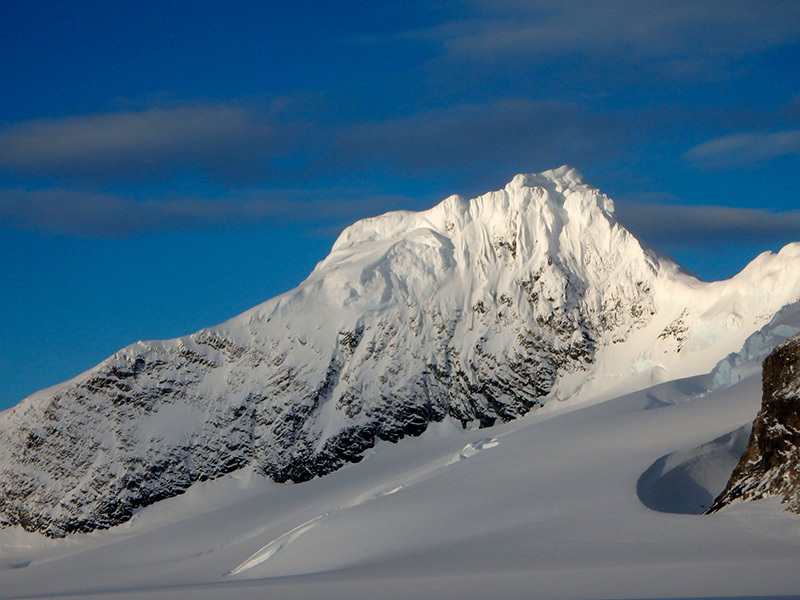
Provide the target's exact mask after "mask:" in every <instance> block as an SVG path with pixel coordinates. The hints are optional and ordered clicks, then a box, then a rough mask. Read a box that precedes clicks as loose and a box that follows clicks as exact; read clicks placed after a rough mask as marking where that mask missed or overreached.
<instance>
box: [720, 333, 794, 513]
mask: <svg viewBox="0 0 800 600" xmlns="http://www.w3.org/2000/svg"><path fill="white" fill-rule="evenodd" d="M762 388H763V395H762V401H761V410H760V411H759V413H758V415H757V416H756V419H755V421H754V422H753V429H752V433H751V434H750V439H749V441H748V443H747V448H746V449H745V452H744V454H743V455H742V458H741V460H740V461H739V464H738V465H737V466H736V468H735V469H734V471H733V473H732V475H731V478H730V480H729V481H728V484H727V485H726V486H725V489H724V490H723V491H722V493H721V494H720V495H719V497H717V499H716V500H715V501H714V503H713V504H712V505H711V507H710V508H709V509H708V512H709V513H714V512H717V511H719V510H721V509H722V508H724V507H726V506H728V505H730V504H732V503H734V502H736V501H739V500H759V499H761V498H767V497H773V496H774V497H778V498H780V500H781V502H783V503H784V504H786V505H787V508H788V510H790V511H792V512H795V513H800V335H795V336H794V337H792V338H790V339H788V340H786V341H785V342H783V343H781V344H779V345H778V346H777V347H776V348H775V349H774V350H773V351H772V352H771V353H770V354H769V356H767V358H766V359H765V360H764V364H763V371H762Z"/></svg>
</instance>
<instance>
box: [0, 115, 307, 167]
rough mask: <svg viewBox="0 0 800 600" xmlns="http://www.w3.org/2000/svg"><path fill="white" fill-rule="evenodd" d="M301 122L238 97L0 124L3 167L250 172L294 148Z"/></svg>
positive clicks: (1, 163) (0, 156) (0, 160)
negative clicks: (245, 103)
mask: <svg viewBox="0 0 800 600" xmlns="http://www.w3.org/2000/svg"><path fill="white" fill-rule="evenodd" d="M298 127H299V126H298V125H296V124H295V125H293V126H289V125H287V124H285V123H281V122H280V121H279V120H277V119H274V118H271V117H269V116H268V115H266V114H264V113H260V112H257V111H255V110H251V109H247V108H243V107H240V106H237V105H233V104H228V105H196V106H182V107H176V108H166V109H165V108H151V109H148V110H143V111H138V112H116V113H106V114H93V115H84V116H73V117H67V118H62V119H36V120H32V121H25V122H21V123H17V124H14V125H11V126H8V127H6V128H4V129H2V130H0V170H2V171H5V172H7V173H13V174H17V175H23V176H34V177H49V176H62V177H69V178H74V179H88V180H100V181H104V180H109V179H120V178H122V179H133V180H139V179H148V178H153V177H163V176H165V175H174V174H176V173H180V172H181V171H182V170H186V169H193V170H196V171H200V172H203V173H205V174H207V175H212V176H221V177H237V176H246V175H247V174H248V173H252V172H253V171H258V172H259V173H263V172H264V171H265V170H267V161H268V160H269V159H270V158H274V157H276V156H282V155H285V154H287V152H289V151H291V149H292V147H293V146H294V145H295V138H296V136H297V133H298Z"/></svg>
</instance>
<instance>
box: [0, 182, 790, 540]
mask: <svg viewBox="0 0 800 600" xmlns="http://www.w3.org/2000/svg"><path fill="white" fill-rule="evenodd" d="M798 275H800V244H795V245H792V246H788V247H787V248H785V249H784V250H783V251H782V252H781V253H780V254H778V255H762V256H760V257H759V258H757V259H756V261H754V263H753V264H752V265H751V266H750V267H748V268H747V269H745V271H743V272H742V274H740V275H739V276H737V277H736V278H734V279H732V280H729V281H726V282H717V283H711V284H706V283H702V282H700V281H698V280H697V279H695V278H693V277H691V276H690V275H688V274H686V273H685V272H684V271H683V270H682V269H681V268H680V267H679V266H677V265H676V264H675V263H673V262H671V261H670V260H668V259H665V258H663V257H660V256H658V255H657V254H656V253H654V252H653V251H650V250H646V249H644V248H643V247H642V246H641V245H640V244H639V242H638V241H637V240H636V239H635V238H634V237H633V236H632V235H631V234H630V233H629V232H628V231H627V230H626V229H624V228H623V227H622V226H620V225H619V224H618V223H617V222H616V219H615V217H614V213H613V203H612V202H611V200H610V199H608V198H607V197H606V196H605V195H603V194H601V193H600V192H599V191H598V190H597V189H595V188H593V187H591V186H589V185H588V184H586V183H585V182H584V181H583V179H582V177H581V175H580V174H579V173H578V172H577V171H576V170H575V169H572V168H570V167H561V168H560V169H556V170H553V171H547V172H544V173H541V174H537V175H517V176H516V177H515V178H514V179H513V180H512V181H511V182H510V183H509V184H508V185H507V186H506V187H505V188H504V189H502V190H499V191H496V192H491V193H489V194H486V195H483V196H481V197H479V198H476V199H473V200H469V201H468V200H464V199H462V198H460V197H457V196H451V197H450V198H447V199H446V200H444V201H443V202H442V203H441V204H439V205H437V206H436V207H434V208H432V209H430V210H428V211H424V212H420V213H410V212H393V213H388V214H386V215H383V216H380V217H376V218H373V219H365V220H363V221H360V222H358V223H356V224H354V225H353V226H351V227H349V228H348V229H346V230H345V231H344V232H343V233H342V235H341V236H340V237H339V239H338V240H337V242H336V243H335V245H334V247H333V249H332V251H331V254H330V255H329V256H328V257H327V258H326V259H325V260H323V261H322V262H321V263H320V264H319V265H318V266H317V268H316V269H315V270H314V271H313V272H312V273H311V275H310V276H309V277H308V279H307V280H306V281H305V282H303V283H302V284H301V285H300V286H299V287H298V288H296V289H294V290H292V291H290V292H288V293H286V294H283V295H281V296H278V297H277V298H274V299H273V300H270V301H268V302H266V303H264V304H262V305H260V306H257V307H255V308H254V309H252V310H250V311H247V312H246V313H244V314H242V315H240V316H238V317H235V318H233V319H231V320H230V321H227V322H226V323H223V324H221V325H219V326H217V327H212V328H209V329H205V330H202V331H200V332H198V333H195V334H193V335H190V336H186V337H183V338H179V339H176V340H170V341H163V342H139V343H137V344H134V345H132V346H129V347H127V348H125V349H123V350H121V351H120V352H118V353H117V354H115V355H114V356H112V357H110V358H109V359H107V360H106V361H104V362H103V363H101V364H100V365H98V366H97V367H96V368H94V369H92V370H90V371H87V372H86V373H83V374H82V375H80V376H78V377H76V378H75V379H73V380H71V381H68V382H66V383H64V384H62V385H60V386H56V387H54V388H50V389H48V390H44V391H42V392H39V393H37V394H35V395H33V396H31V397H30V398H28V399H26V400H25V401H24V402H22V403H21V404H20V405H19V406H18V407H16V408H15V409H13V410H11V411H7V412H6V413H3V414H2V415H0V468H1V469H2V472H1V473H0V500H1V501H0V522H1V523H3V524H6V525H21V526H22V527H24V528H25V529H28V530H35V531H41V532H44V533H47V534H49V535H55V536H58V535H63V534H65V533H68V532H71V531H88V530H92V529H96V528H103V527H108V526H111V525H114V524H116V523H119V522H121V521H124V520H126V519H128V518H130V516H131V515H132V514H133V511H134V510H135V509H136V508H137V507H139V506H142V505H146V504H150V503H153V502H155V501H157V500H159V499H162V498H166V497H169V496H174V495H176V494H179V493H181V492H182V491H184V490H185V489H186V488H187V487H188V486H189V485H191V484H192V483H193V482H195V481H198V480H205V479H210V478H215V477H218V476H220V475H223V474H225V473H227V472H230V471H233V470H236V469H239V468H241V467H244V466H246V465H251V466H253V467H254V468H255V469H256V470H257V471H259V472H261V473H263V474H264V475H266V476H268V477H271V478H272V479H274V480H276V481H288V480H291V481H295V482H300V481H306V480H308V479H311V478H313V477H315V476H318V475H325V474H327V473H329V472H331V471H333V470H335V469H337V468H339V467H341V466H342V465H343V464H345V463H346V462H357V461H358V460H360V457H361V456H362V454H363V452H364V450H366V449H367V448H369V447H371V446H372V445H374V443H375V442H376V440H389V441H396V440H397V439H399V438H401V437H403V436H405V435H419V434H421V433H422V432H424V431H425V430H426V428H427V427H428V425H429V423H431V422H434V421H441V420H444V419H448V418H450V419H453V420H455V421H457V422H458V423H460V424H461V426H463V427H464V428H472V427H486V426H490V425H492V424H494V423H496V422H498V421H509V420H513V419H515V418H517V417H519V416H521V415H523V414H525V413H527V412H528V411H530V410H531V409H533V408H535V407H537V406H540V405H543V404H545V403H547V402H549V401H551V400H554V399H559V400H565V399H571V400H572V401H579V400H586V399H589V398H600V397H603V396H604V395H609V394H612V393H613V392H614V391H615V390H618V389H619V388H620V386H624V387H625V388H626V389H635V388H637V387H638V388H643V387H646V386H648V385H651V384H652V383H654V382H658V381H663V380H666V379H670V378H676V377H684V376H688V375H693V374H697V373H702V372H706V371H708V370H710V369H711V368H712V367H713V366H714V364H715V363H717V361H719V360H720V359H721V358H723V357H724V356H726V355H727V354H728V353H730V352H732V351H733V350H737V349H738V348H740V347H741V345H742V343H743V342H744V340H745V338H746V337H747V336H748V335H750V334H751V333H752V332H753V331H755V330H756V329H758V328H759V327H761V325H763V323H764V322H766V321H767V320H769V319H770V318H771V317H772V315H773V314H774V313H775V312H776V311H777V310H778V309H779V308H780V307H781V306H783V305H784V304H786V303H788V302H792V301H795V300H797V298H798V297H800V277H798Z"/></svg>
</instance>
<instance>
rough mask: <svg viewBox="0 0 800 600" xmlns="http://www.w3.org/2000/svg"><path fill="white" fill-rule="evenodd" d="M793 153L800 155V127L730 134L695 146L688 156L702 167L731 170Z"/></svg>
mask: <svg viewBox="0 0 800 600" xmlns="http://www.w3.org/2000/svg"><path fill="white" fill-rule="evenodd" d="M789 154H800V129H792V130H788V131H778V132H775V133H758V132H756V133H736V134H732V135H726V136H723V137H720V138H716V139H713V140H709V141H708V142H705V143H703V144H700V145H699V146H695V147H694V148H692V149H691V150H689V151H687V152H686V153H685V154H684V158H685V159H686V160H688V161H689V162H691V163H694V164H695V165H696V166H698V167H703V168H711V169H729V168H735V167H744V166H749V165H754V164H758V163H760V162H763V161H767V160H769V159H772V158H777V157H779V156H786V155H789Z"/></svg>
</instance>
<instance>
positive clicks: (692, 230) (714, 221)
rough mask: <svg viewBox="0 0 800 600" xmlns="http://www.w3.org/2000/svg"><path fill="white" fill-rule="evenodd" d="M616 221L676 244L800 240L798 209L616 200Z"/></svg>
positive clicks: (643, 236) (649, 237)
mask: <svg viewBox="0 0 800 600" xmlns="http://www.w3.org/2000/svg"><path fill="white" fill-rule="evenodd" d="M616 208H617V216H618V217H619V220H620V222H621V223H622V224H623V225H624V226H625V227H627V228H628V229H630V230H631V231H632V232H633V233H634V234H635V235H636V236H638V237H640V238H641V239H642V240H643V241H645V242H649V243H653V244H656V245H657V244H671V245H676V246H720V245H725V244H753V243H760V242H778V243H786V242H791V241H800V210H792V211H782V212H770V211H767V210H763V209H758V208H732V207H728V206H689V205H678V204H657V205H645V204H628V203H623V202H618V203H617V205H616Z"/></svg>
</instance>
